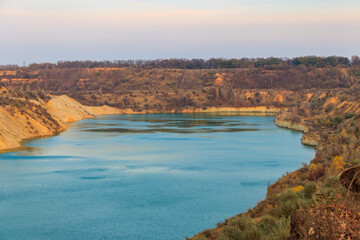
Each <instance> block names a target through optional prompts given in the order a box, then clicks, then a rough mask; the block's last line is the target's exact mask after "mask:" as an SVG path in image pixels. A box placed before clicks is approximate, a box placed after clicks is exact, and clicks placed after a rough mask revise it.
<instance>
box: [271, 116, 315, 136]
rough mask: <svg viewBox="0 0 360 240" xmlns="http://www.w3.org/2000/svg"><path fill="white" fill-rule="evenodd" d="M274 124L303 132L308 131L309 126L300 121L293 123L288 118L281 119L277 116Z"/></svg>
mask: <svg viewBox="0 0 360 240" xmlns="http://www.w3.org/2000/svg"><path fill="white" fill-rule="evenodd" d="M275 125H276V126H278V127H283V128H288V129H291V130H296V131H301V132H303V133H307V132H309V128H308V127H306V126H305V125H304V124H301V123H294V122H291V121H289V120H282V119H280V118H278V117H276V118H275Z"/></svg>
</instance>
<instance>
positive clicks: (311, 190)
mask: <svg viewBox="0 0 360 240" xmlns="http://www.w3.org/2000/svg"><path fill="white" fill-rule="evenodd" d="M315 193H316V183H315V182H309V183H306V184H305V186H304V197H305V198H308V199H310V198H312V196H313V195H314V194H315Z"/></svg>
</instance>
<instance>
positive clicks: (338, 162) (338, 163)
mask: <svg viewBox="0 0 360 240" xmlns="http://www.w3.org/2000/svg"><path fill="white" fill-rule="evenodd" d="M344 165H345V162H344V158H343V157H340V156H336V157H334V159H333V162H332V163H331V165H330V169H329V171H330V174H332V175H335V174H337V173H339V172H341V171H342V170H344Z"/></svg>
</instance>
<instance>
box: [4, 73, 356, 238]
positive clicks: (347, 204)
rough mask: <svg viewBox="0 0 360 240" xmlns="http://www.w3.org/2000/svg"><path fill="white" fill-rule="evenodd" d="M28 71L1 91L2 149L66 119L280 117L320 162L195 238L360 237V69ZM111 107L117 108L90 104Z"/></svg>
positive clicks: (11, 77) (12, 76) (59, 126)
mask: <svg viewBox="0 0 360 240" xmlns="http://www.w3.org/2000/svg"><path fill="white" fill-rule="evenodd" d="M29 71H30V70H29V69H18V70H15V72H9V73H5V75H3V76H2V83H3V85H4V86H6V88H7V89H5V88H2V89H0V114H2V115H0V119H2V120H1V121H2V122H0V133H1V137H0V142H1V144H2V146H5V147H6V146H11V145H12V146H15V147H18V146H19V142H20V141H21V140H22V139H26V138H29V137H37V136H46V135H52V134H54V133H56V132H59V131H62V130H63V129H64V128H65V125H64V123H65V122H67V121H76V120H80V119H82V118H86V117H93V116H95V115H98V114H109V113H111V114H135V113H157V112H184V113H193V112H194V113H196V112H234V111H235V112H239V113H241V112H243V113H244V112H245V113H251V114H276V115H277V116H276V120H275V124H277V125H278V126H280V127H285V128H289V129H293V130H297V131H302V132H304V135H303V137H302V142H303V143H304V144H306V145H310V146H313V147H316V149H317V153H316V156H315V158H314V159H313V160H312V161H311V163H310V164H306V163H304V164H303V167H302V168H300V169H299V170H297V171H295V172H292V173H286V174H284V176H283V177H281V178H280V179H279V180H278V181H277V182H276V183H274V184H272V185H270V186H269V187H268V190H267V196H266V198H265V199H264V200H263V201H261V202H259V203H258V204H257V205H256V206H255V207H254V208H253V209H249V210H248V211H247V212H246V213H243V214H240V215H238V216H235V217H233V218H230V219H227V220H225V221H224V222H219V223H218V225H217V227H216V228H214V229H209V230H205V231H204V232H202V233H199V234H197V235H195V236H194V237H193V239H223V240H224V239H290V238H291V239H359V236H360V233H359V232H358V228H354V227H351V229H350V230H349V231H348V229H349V227H348V226H354V224H355V223H358V222H357V221H358V218H357V214H358V213H359V209H358V207H357V206H358V205H359V204H354V203H358V201H359V198H358V194H357V193H356V189H355V188H351V187H349V186H347V185H342V183H341V181H339V177H338V175H339V174H340V173H341V172H342V171H343V170H344V169H347V168H352V167H355V166H358V165H360V85H359V84H360V69H358V68H345V69H344V68H328V69H316V68H308V69H302V68H296V69H289V70H273V71H272V70H265V69H225V70H224V69H207V70H180V69H136V68H124V69H106V68H101V69H94V68H93V69H53V70H52V69H45V70H41V69H40V70H38V71H35V72H29ZM48 93H50V94H53V95H55V96H57V97H51V96H50V95H49V94H48ZM63 94H66V95H69V96H70V97H72V98H73V99H75V100H76V101H75V100H73V99H71V98H69V97H66V96H63ZM104 104H105V105H108V106H109V107H106V106H105V107H88V106H86V105H91V106H101V105H104ZM17 124H19V127H16V126H17ZM17 129H21V132H20V133H16V131H18V130H17ZM15 133H16V134H15ZM19 136H20V137H19ZM4 137H5V138H7V139H11V140H1V139H4ZM359 175H360V174H358V175H356V174H353V176H352V175H351V176H348V178H349V179H350V180H349V181H350V182H351V181H352V179H351V177H354V179H355V180H356V178H358V177H359ZM355 180H354V182H358V180H356V181H355ZM347 188H349V189H347ZM234 191H236V190H235V189H234ZM249 194H251V193H249ZM334 206H335V208H336V206H340V208H339V209H335V210H333V207H334ZM209 211H211V209H209ZM344 214H345V215H344ZM346 214H347V215H346ZM307 216H309V217H307ZM313 219H314V220H315V219H332V220H331V221H333V222H334V224H330V223H329V224H320V223H318V222H316V221H313ZM219 220H220V219H219ZM214 224H215V223H214Z"/></svg>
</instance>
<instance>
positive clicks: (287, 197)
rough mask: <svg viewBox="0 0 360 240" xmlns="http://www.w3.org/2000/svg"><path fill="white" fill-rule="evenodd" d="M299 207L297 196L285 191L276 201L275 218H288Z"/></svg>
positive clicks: (292, 192) (290, 191)
mask: <svg viewBox="0 0 360 240" xmlns="http://www.w3.org/2000/svg"><path fill="white" fill-rule="evenodd" d="M299 207H300V203H299V196H298V195H297V194H296V193H295V192H294V191H292V190H288V191H285V192H283V193H281V194H280V196H279V198H278V200H277V208H276V209H275V212H274V213H275V216H277V217H279V218H280V217H286V218H287V217H289V216H291V215H292V214H294V213H295V212H296V210H298V209H299Z"/></svg>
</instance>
